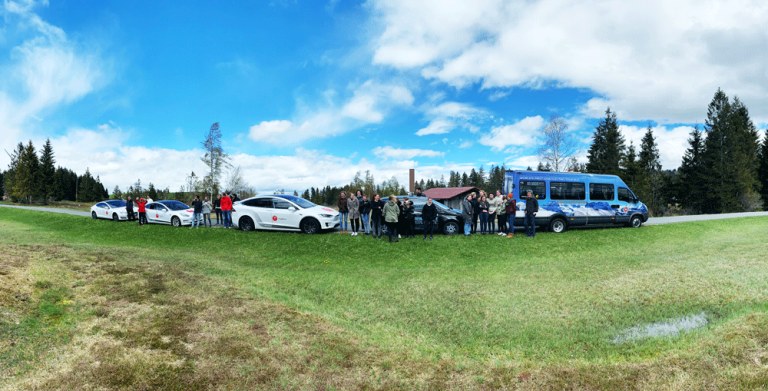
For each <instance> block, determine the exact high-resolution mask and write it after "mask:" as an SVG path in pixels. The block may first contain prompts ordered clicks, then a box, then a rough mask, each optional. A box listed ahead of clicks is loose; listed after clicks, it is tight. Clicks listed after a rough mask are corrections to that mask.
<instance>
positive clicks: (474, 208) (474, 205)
mask: <svg viewBox="0 0 768 391" xmlns="http://www.w3.org/2000/svg"><path fill="white" fill-rule="evenodd" d="M471 202H472V233H476V232H477V218H478V217H480V207H479V205H478V203H479V202H480V199H479V197H478V196H477V194H475V192H472V201H471Z"/></svg>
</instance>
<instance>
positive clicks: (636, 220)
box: [629, 215, 643, 228]
mask: <svg viewBox="0 0 768 391" xmlns="http://www.w3.org/2000/svg"><path fill="white" fill-rule="evenodd" d="M641 225H643V219H642V218H640V216H638V215H634V216H632V219H630V220H629V226H630V227H632V228H640V226H641Z"/></svg>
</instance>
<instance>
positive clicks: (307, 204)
mask: <svg viewBox="0 0 768 391" xmlns="http://www.w3.org/2000/svg"><path fill="white" fill-rule="evenodd" d="M275 197H280V198H282V199H286V200H288V201H291V202H293V203H294V204H296V205H298V206H300V207H302V208H304V209H307V208H311V207H313V206H317V205H315V204H313V203H311V202H309V201H307V200H305V199H303V198H300V197H296V196H292V195H282V194H278V195H276V196H275Z"/></svg>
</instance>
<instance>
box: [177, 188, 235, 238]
mask: <svg viewBox="0 0 768 391" xmlns="http://www.w3.org/2000/svg"><path fill="white" fill-rule="evenodd" d="M237 201H240V198H238V197H237V194H234V193H232V194H230V193H226V192H224V193H221V194H218V195H217V196H216V199H215V200H213V203H211V202H210V201H208V196H204V197H203V199H202V200H200V196H197V195H196V196H195V199H194V200H192V202H191V203H190V206H192V209H193V211H192V225H191V226H190V227H189V228H190V229H192V228H200V221H201V220H202V221H203V227H215V226H221V227H224V228H230V229H231V228H232V205H233V204H234V203H235V202H237ZM211 211H213V212H214V213H216V224H212V222H211Z"/></svg>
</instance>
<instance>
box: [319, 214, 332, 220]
mask: <svg viewBox="0 0 768 391" xmlns="http://www.w3.org/2000/svg"><path fill="white" fill-rule="evenodd" d="M320 217H325V218H326V219H330V218H331V217H333V215H320Z"/></svg>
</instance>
